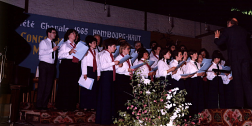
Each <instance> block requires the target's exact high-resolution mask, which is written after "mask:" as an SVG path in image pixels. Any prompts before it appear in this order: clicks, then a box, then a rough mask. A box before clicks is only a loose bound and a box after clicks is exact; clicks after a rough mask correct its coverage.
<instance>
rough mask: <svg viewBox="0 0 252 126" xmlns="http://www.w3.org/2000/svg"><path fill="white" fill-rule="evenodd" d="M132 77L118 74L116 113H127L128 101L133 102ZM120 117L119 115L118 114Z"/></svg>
mask: <svg viewBox="0 0 252 126" xmlns="http://www.w3.org/2000/svg"><path fill="white" fill-rule="evenodd" d="M130 82H131V80H130V76H126V75H122V74H116V82H115V106H116V113H117V112H118V111H119V110H121V111H127V106H125V103H127V101H128V100H131V99H132V98H134V97H133V93H132V89H133V88H132V86H131V85H130ZM116 115H118V113H117V114H116Z"/></svg>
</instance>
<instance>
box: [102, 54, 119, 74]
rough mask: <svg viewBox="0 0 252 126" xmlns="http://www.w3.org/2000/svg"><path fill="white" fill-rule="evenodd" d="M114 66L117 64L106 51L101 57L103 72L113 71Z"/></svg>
mask: <svg viewBox="0 0 252 126" xmlns="http://www.w3.org/2000/svg"><path fill="white" fill-rule="evenodd" d="M114 61H116V60H114ZM113 65H115V62H112V59H111V57H110V53H109V52H108V51H106V50H104V51H103V53H101V55H100V66H101V71H113Z"/></svg>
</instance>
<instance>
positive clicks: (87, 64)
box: [80, 35, 101, 110]
mask: <svg viewBox="0 0 252 126" xmlns="http://www.w3.org/2000/svg"><path fill="white" fill-rule="evenodd" d="M96 41H97V40H96V38H94V37H93V36H92V35H88V36H87V37H86V39H85V42H86V43H87V45H88V47H89V50H88V52H87V54H86V55H85V56H84V58H83V59H82V60H81V70H82V76H83V77H84V79H85V80H86V79H87V77H89V78H92V79H94V83H93V87H92V89H91V90H89V89H86V88H84V87H81V89H80V108H81V109H88V110H90V109H96V105H97V103H96V102H97V90H98V85H97V81H98V80H99V78H100V74H101V73H100V61H99V57H98V51H97V50H96Z"/></svg>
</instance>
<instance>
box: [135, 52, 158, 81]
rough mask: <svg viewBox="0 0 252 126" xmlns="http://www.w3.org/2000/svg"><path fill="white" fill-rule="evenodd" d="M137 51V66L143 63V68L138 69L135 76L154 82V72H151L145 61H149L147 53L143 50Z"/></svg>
mask: <svg viewBox="0 0 252 126" xmlns="http://www.w3.org/2000/svg"><path fill="white" fill-rule="evenodd" d="M138 51H139V53H138V64H140V63H145V64H144V65H143V66H141V67H139V69H138V70H137V74H138V75H139V76H140V77H144V78H151V80H152V81H154V79H153V76H154V74H155V72H151V67H150V65H149V64H148V63H147V59H149V52H148V51H147V50H146V49H144V48H141V49H139V50H138Z"/></svg>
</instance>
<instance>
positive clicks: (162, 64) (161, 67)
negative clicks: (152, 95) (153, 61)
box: [156, 60, 172, 77]
mask: <svg viewBox="0 0 252 126" xmlns="http://www.w3.org/2000/svg"><path fill="white" fill-rule="evenodd" d="M157 66H158V69H157V72H156V77H166V76H167V75H171V74H172V72H169V73H167V70H169V69H170V68H171V67H170V66H169V65H168V64H167V63H166V60H165V61H163V60H159V61H158V64H157Z"/></svg>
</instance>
